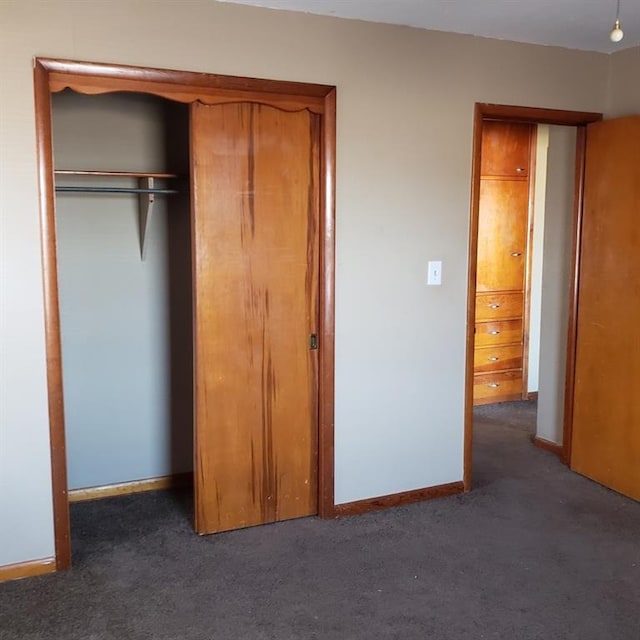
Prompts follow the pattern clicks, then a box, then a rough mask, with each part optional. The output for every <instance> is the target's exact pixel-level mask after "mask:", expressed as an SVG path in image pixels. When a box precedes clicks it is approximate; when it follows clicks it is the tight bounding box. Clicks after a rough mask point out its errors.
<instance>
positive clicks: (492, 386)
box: [487, 382, 500, 389]
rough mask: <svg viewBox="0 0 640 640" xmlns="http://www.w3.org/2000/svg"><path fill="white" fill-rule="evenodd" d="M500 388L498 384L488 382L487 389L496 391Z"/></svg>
mask: <svg viewBox="0 0 640 640" xmlns="http://www.w3.org/2000/svg"><path fill="white" fill-rule="evenodd" d="M499 386H500V383H499V382H490V383H489V384H488V385H487V387H491V388H492V389H497V388H498V387H499Z"/></svg>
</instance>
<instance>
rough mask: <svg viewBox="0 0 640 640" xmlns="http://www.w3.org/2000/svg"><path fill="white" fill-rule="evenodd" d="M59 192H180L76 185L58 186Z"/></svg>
mask: <svg viewBox="0 0 640 640" xmlns="http://www.w3.org/2000/svg"><path fill="white" fill-rule="evenodd" d="M56 192H58V193H149V194H157V195H168V194H172V193H180V192H179V191H178V190H177V189H142V188H136V187H76V186H64V185H58V186H56Z"/></svg>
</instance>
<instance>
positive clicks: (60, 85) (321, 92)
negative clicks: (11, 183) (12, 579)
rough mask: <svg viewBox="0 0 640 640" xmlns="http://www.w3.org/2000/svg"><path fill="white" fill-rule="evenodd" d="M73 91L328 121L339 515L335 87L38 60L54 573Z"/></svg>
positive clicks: (329, 345) (327, 359)
mask: <svg viewBox="0 0 640 640" xmlns="http://www.w3.org/2000/svg"><path fill="white" fill-rule="evenodd" d="M66 88H69V89H73V90H74V91H77V92H79V93H84V94H87V95H97V94H103V93H112V92H116V91H129V92H134V93H147V94H151V95H155V96H159V97H163V98H166V99H169V100H174V101H176V102H183V103H188V102H195V101H197V100H200V101H202V102H205V103H206V104H221V103H225V102H257V103H261V104H271V105H272V106H275V107H277V108H280V109H283V110H287V111H298V110H301V109H309V110H310V111H311V112H313V113H318V114H320V115H321V117H322V127H323V128H322V131H323V133H322V140H321V146H322V149H321V176H322V180H323V188H322V200H321V211H320V224H321V228H320V283H319V285H320V288H319V291H320V336H321V337H322V340H321V342H320V349H319V351H320V353H319V375H318V396H319V397H318V407H319V415H318V430H319V432H318V492H319V493H318V514H319V516H320V517H323V518H330V517H333V516H334V514H335V509H334V455H333V451H334V335H335V309H334V278H335V156H336V91H335V87H333V86H329V85H320V84H308V83H300V82H284V81H279V80H263V79H256V78H242V77H236V76H223V75H215V74H208V73H195V72H187V71H171V70H164V69H147V68H142V67H132V66H124V65H112V64H101V63H94V62H77V61H72V60H55V59H49V58H36V59H35V60H34V92H35V111H36V140H37V162H38V188H39V200H40V226H41V247H42V265H43V290H44V298H45V305H44V306H45V333H46V354H47V387H48V399H49V429H50V440H51V468H52V492H53V511H54V530H55V552H56V558H55V562H56V569H57V570H62V569H66V568H68V567H70V566H71V543H70V526H69V505H68V496H67V492H68V489H67V467H66V450H65V422H64V403H63V387H62V357H61V340H60V311H59V300H58V278H57V255H56V228H55V192H54V188H55V185H54V166H53V147H52V134H51V93H56V92H59V91H62V90H64V89H66Z"/></svg>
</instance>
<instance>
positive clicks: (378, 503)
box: [334, 482, 464, 516]
mask: <svg viewBox="0 0 640 640" xmlns="http://www.w3.org/2000/svg"><path fill="white" fill-rule="evenodd" d="M463 491H464V483H462V482H450V483H448V484H440V485H436V486H435V487H427V488H425V489H414V490H413V491H404V492H402V493H392V494H390V495H388V496H380V497H378V498H366V499H365V500H356V501H355V502H345V503H343V504H337V505H336V506H335V508H334V511H335V515H336V516H355V515H362V514H363V513H369V512H370V511H380V510H381V509H389V508H390V507H399V506H401V505H405V504H412V503H414V502H423V501H425V500H433V499H435V498H446V497H448V496H453V495H456V494H458V493H462V492H463Z"/></svg>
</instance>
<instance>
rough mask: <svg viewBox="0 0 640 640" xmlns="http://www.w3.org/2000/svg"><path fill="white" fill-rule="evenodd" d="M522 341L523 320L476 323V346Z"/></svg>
mask: <svg viewBox="0 0 640 640" xmlns="http://www.w3.org/2000/svg"><path fill="white" fill-rule="evenodd" d="M518 342H522V320H496V321H495V322H478V323H477V324H476V341H475V346H476V347H492V346H494V345H500V344H514V343H518Z"/></svg>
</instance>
